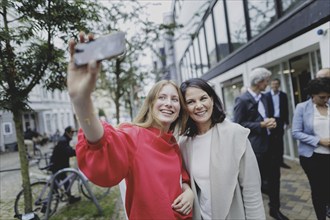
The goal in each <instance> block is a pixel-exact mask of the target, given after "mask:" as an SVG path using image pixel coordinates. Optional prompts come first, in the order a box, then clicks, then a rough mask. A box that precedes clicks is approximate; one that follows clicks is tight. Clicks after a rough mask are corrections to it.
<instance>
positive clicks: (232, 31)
mask: <svg viewBox="0 0 330 220" xmlns="http://www.w3.org/2000/svg"><path fill="white" fill-rule="evenodd" d="M309 1H312V0H306V1H301V0H262V1H261V0H218V1H205V2H204V3H203V4H202V5H201V7H202V6H203V7H202V8H203V10H198V11H196V12H192V11H189V10H183V9H184V4H183V3H184V1H182V0H177V1H176V4H175V7H176V8H175V13H176V14H175V16H176V17H178V16H179V14H180V12H182V13H183V14H184V15H185V16H184V17H185V19H184V20H185V21H187V20H188V21H189V22H188V24H189V26H191V25H192V23H193V24H194V25H193V26H198V28H197V29H195V28H191V31H192V32H191V33H186V34H188V35H190V36H194V37H192V38H191V41H190V43H189V44H188V46H186V48H185V49H184V50H183V51H185V52H184V53H183V55H182V56H181V59H180V70H181V74H182V76H181V78H182V79H184V78H189V77H196V76H197V77H200V76H202V75H203V74H205V73H207V71H208V70H209V68H211V67H213V66H215V65H216V64H218V63H219V62H221V60H223V59H224V58H226V57H227V56H228V55H230V54H231V53H233V52H235V51H236V50H238V49H239V48H241V47H242V46H243V45H245V44H246V43H248V42H249V40H251V39H253V38H255V37H256V36H259V35H260V34H261V32H263V31H265V30H267V28H269V27H270V26H271V24H273V23H274V22H276V21H277V20H278V19H280V18H281V17H282V16H283V15H285V14H287V13H288V12H289V11H292V10H293V9H295V8H297V7H298V6H299V5H301V4H303V3H305V2H309ZM187 2H188V1H187ZM206 4H209V10H204V8H205V5H206ZM190 6H191V5H190ZM187 11H189V13H186V12H187ZM201 13H205V14H204V17H203V16H202V14H201ZM188 14H189V15H190V18H188V17H187V16H188ZM198 19H199V20H198ZM197 23H199V25H196V24H197ZM204 32H205V33H204ZM184 59H185V61H183V60H184ZM184 65H188V66H184ZM315 65H317V64H315ZM184 69H185V70H184ZM187 71H188V72H187Z"/></svg>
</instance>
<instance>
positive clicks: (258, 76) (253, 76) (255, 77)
mask: <svg viewBox="0 0 330 220" xmlns="http://www.w3.org/2000/svg"><path fill="white" fill-rule="evenodd" d="M271 75H272V73H271V72H270V71H269V70H268V69H266V68H263V67H258V68H255V69H253V70H252V71H251V73H250V75H249V79H250V85H251V86H255V85H257V84H258V83H259V82H262V81H263V80H265V79H267V78H269V77H270V76H271Z"/></svg>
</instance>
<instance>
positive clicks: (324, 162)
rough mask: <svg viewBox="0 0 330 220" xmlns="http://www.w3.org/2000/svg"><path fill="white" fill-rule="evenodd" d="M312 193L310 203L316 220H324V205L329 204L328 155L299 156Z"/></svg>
mask: <svg viewBox="0 0 330 220" xmlns="http://www.w3.org/2000/svg"><path fill="white" fill-rule="evenodd" d="M299 158H300V164H301V166H302V168H303V169H304V171H305V173H306V175H307V178H308V180H309V184H310V187H311V192H312V202H313V206H314V210H315V213H316V216H317V219H318V220H325V219H326V205H327V204H329V202H330V154H318V153H314V154H313V155H312V156H311V157H303V156H300V157H299Z"/></svg>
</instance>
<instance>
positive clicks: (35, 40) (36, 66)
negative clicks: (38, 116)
mask: <svg viewBox="0 0 330 220" xmlns="http://www.w3.org/2000/svg"><path fill="white" fill-rule="evenodd" d="M98 8H99V7H98V5H97V4H96V3H94V2H93V1H79V0H75V1H66V0H48V1H44V0H34V1H30V0H16V1H8V0H3V1H1V8H0V16H1V19H0V21H1V23H0V58H1V61H0V72H1V74H0V75H1V77H0V91H1V95H0V109H7V110H9V111H11V110H13V106H14V107H15V108H17V106H18V107H19V108H20V109H21V110H26V109H29V107H28V95H29V93H30V92H31V90H32V89H33V88H34V87H35V86H36V85H37V84H41V83H42V84H43V85H44V87H45V88H46V89H50V90H54V89H60V90H63V89H64V87H65V75H66V65H67V63H66V60H67V58H66V57H65V54H66V53H65V51H64V48H65V47H64V46H63V45H66V43H67V41H68V39H69V38H71V37H72V36H75V35H76V34H77V32H78V31H79V30H88V25H87V23H88V22H89V21H92V20H93V21H95V22H96V21H99V17H98V13H97V11H98ZM77 15H79V16H77ZM55 42H56V44H55ZM8 100H10V102H8Z"/></svg>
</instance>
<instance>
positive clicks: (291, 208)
mask: <svg viewBox="0 0 330 220" xmlns="http://www.w3.org/2000/svg"><path fill="white" fill-rule="evenodd" d="M285 163H286V164H288V165H289V166H291V169H283V168H281V174H282V175H281V191H280V193H281V194H280V195H281V212H282V213H283V214H284V215H286V216H287V217H288V218H289V219H297V220H303V219H309V220H314V219H315V220H316V219H317V218H316V215H315V212H314V208H313V204H312V200H311V192H310V187H309V183H308V179H307V177H306V174H305V173H304V171H303V170H302V168H301V166H300V164H299V162H297V161H290V160H285ZM263 199H264V207H265V211H266V218H267V219H273V218H272V217H270V216H269V215H268V201H269V200H268V196H267V195H263Z"/></svg>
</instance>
